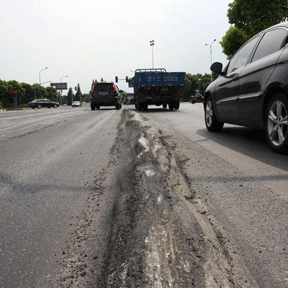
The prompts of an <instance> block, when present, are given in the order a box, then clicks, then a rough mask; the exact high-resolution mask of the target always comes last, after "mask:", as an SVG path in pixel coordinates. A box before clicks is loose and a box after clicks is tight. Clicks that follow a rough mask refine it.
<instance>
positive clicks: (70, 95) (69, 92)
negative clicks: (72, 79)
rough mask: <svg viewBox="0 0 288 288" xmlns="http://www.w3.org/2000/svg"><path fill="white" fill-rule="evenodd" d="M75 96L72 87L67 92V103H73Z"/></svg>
mask: <svg viewBox="0 0 288 288" xmlns="http://www.w3.org/2000/svg"><path fill="white" fill-rule="evenodd" d="M73 97H74V94H73V90H72V88H71V87H70V88H69V90H68V94H67V102H68V103H67V105H72V101H73Z"/></svg>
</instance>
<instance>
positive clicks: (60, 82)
mask: <svg viewBox="0 0 288 288" xmlns="http://www.w3.org/2000/svg"><path fill="white" fill-rule="evenodd" d="M65 77H68V75H66V76H63V77H61V78H60V83H61V80H62V79H63V78H65ZM61 100H62V89H61V96H60V103H61V102H62V101H61ZM61 104H62V103H61Z"/></svg>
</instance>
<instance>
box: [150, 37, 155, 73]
mask: <svg viewBox="0 0 288 288" xmlns="http://www.w3.org/2000/svg"><path fill="white" fill-rule="evenodd" d="M154 45H155V43H154V40H151V41H150V46H151V47H152V68H153V69H154V55H153V46H154Z"/></svg>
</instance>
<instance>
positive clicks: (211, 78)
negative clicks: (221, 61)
mask: <svg viewBox="0 0 288 288" xmlns="http://www.w3.org/2000/svg"><path fill="white" fill-rule="evenodd" d="M215 41H216V39H214V40H213V41H212V43H211V45H209V44H205V45H206V46H210V57H211V65H212V44H213V43H214V42H215ZM211 82H212V72H211Z"/></svg>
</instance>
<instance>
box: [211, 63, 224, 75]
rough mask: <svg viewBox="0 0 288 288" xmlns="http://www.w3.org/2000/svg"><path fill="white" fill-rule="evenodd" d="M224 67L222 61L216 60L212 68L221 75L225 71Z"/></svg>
mask: <svg viewBox="0 0 288 288" xmlns="http://www.w3.org/2000/svg"><path fill="white" fill-rule="evenodd" d="M222 69H223V65H222V63H220V62H214V63H213V64H212V65H211V67H210V70H211V71H212V72H214V73H217V74H219V75H223V74H224V73H223V72H222Z"/></svg>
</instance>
